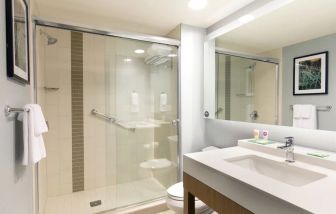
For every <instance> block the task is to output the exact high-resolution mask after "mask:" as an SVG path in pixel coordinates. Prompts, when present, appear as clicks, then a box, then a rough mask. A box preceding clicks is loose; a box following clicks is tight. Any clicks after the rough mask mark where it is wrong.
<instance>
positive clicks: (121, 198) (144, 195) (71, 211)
mask: <svg viewBox="0 0 336 214" xmlns="http://www.w3.org/2000/svg"><path fill="white" fill-rule="evenodd" d="M165 195H166V188H165V187H164V186H163V185H162V184H160V183H159V182H158V181H157V180H156V179H155V178H147V179H143V180H139V181H134V182H131V183H124V184H118V185H115V186H108V187H103V188H97V189H91V190H85V191H81V192H75V193H71V194H67V195H61V196H56V197H49V198H48V199H47V202H46V206H45V210H44V214H78V213H81V214H95V213H104V212H107V211H111V212H112V211H113V210H117V209H120V208H123V207H129V206H132V205H139V204H144V203H145V202H151V201H153V200H157V199H160V198H162V197H164V196H165ZM92 201H101V203H100V205H98V206H93V207H91V206H90V202H92ZM113 213H114V212H113Z"/></svg>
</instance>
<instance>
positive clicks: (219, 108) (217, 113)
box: [215, 107, 224, 116]
mask: <svg viewBox="0 0 336 214" xmlns="http://www.w3.org/2000/svg"><path fill="white" fill-rule="evenodd" d="M222 111H224V108H223V107H218V109H217V111H216V112H215V114H216V116H218V115H219V114H220V113H221V112H222Z"/></svg>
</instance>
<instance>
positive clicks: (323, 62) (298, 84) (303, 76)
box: [293, 51, 328, 95]
mask: <svg viewBox="0 0 336 214" xmlns="http://www.w3.org/2000/svg"><path fill="white" fill-rule="evenodd" d="M314 94H328V51H325V52H321V53H316V54H311V55H306V56H300V57H296V58H294V78H293V95H314Z"/></svg>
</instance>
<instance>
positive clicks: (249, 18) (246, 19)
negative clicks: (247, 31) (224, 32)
mask: <svg viewBox="0 0 336 214" xmlns="http://www.w3.org/2000/svg"><path fill="white" fill-rule="evenodd" d="M254 19H255V16H252V15H250V14H247V15H245V16H242V17H240V18H239V19H238V21H239V22H241V23H244V24H246V23H248V22H250V21H252V20H254Z"/></svg>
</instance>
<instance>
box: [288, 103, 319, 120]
mask: <svg viewBox="0 0 336 214" xmlns="http://www.w3.org/2000/svg"><path fill="white" fill-rule="evenodd" d="M314 111H316V107H315V106H314V105H294V106H293V115H294V118H306V119H308V118H310V117H311V116H312V114H313V112H314Z"/></svg>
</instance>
